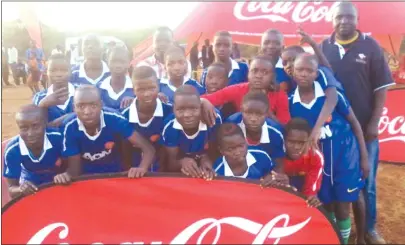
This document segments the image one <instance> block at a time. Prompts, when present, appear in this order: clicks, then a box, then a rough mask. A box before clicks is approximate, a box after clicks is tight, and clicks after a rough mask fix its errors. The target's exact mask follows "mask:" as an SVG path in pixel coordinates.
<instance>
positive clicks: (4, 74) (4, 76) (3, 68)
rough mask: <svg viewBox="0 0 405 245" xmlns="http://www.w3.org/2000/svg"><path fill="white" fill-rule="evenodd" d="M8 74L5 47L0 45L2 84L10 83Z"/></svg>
mask: <svg viewBox="0 0 405 245" xmlns="http://www.w3.org/2000/svg"><path fill="white" fill-rule="evenodd" d="M9 75H10V73H9V67H8V54H7V51H6V49H5V48H4V47H1V81H2V83H4V85H10V82H9V81H8V77H9Z"/></svg>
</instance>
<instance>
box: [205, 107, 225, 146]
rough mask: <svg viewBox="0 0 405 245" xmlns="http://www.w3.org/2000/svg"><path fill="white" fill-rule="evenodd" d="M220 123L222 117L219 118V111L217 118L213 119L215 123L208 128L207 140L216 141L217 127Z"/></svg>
mask: <svg viewBox="0 0 405 245" xmlns="http://www.w3.org/2000/svg"><path fill="white" fill-rule="evenodd" d="M221 124H222V118H221V115H220V114H219V112H217V118H216V120H215V125H214V126H213V127H212V128H210V129H209V130H210V131H209V135H208V140H209V142H216V139H217V132H218V128H219V127H220V126H221Z"/></svg>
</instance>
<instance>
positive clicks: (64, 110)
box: [33, 83, 75, 122]
mask: <svg viewBox="0 0 405 245" xmlns="http://www.w3.org/2000/svg"><path fill="white" fill-rule="evenodd" d="M68 89H69V98H68V99H67V100H66V102H65V103H64V104H63V105H56V106H50V107H48V122H52V121H53V120H55V119H58V118H59V117H62V116H64V115H66V114H69V113H71V112H73V110H74V107H73V96H74V95H75V87H74V86H73V85H72V84H71V83H69V85H68ZM52 93H53V85H51V86H50V87H49V88H48V89H46V90H43V91H41V92H38V93H36V94H35V96H34V98H33V103H34V104H35V105H39V103H40V102H41V101H42V100H43V99H44V98H45V97H46V96H48V95H51V94H52Z"/></svg>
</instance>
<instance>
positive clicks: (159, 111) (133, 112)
mask: <svg viewBox="0 0 405 245" xmlns="http://www.w3.org/2000/svg"><path fill="white" fill-rule="evenodd" d="M136 100H137V98H135V99H134V101H133V102H132V104H131V106H130V107H129V122H131V123H137V124H139V125H140V126H141V127H148V126H149V125H150V124H151V122H152V120H153V118H154V117H163V105H162V101H160V99H156V108H155V112H154V113H153V116H152V118H151V119H150V120H149V121H148V122H146V123H144V124H142V123H141V122H140V121H139V116H138V110H137V109H136Z"/></svg>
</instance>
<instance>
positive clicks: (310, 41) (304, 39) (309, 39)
mask: <svg viewBox="0 0 405 245" xmlns="http://www.w3.org/2000/svg"><path fill="white" fill-rule="evenodd" d="M297 33H298V34H299V35H300V36H301V40H300V45H303V44H305V43H307V44H309V45H311V46H312V45H316V42H315V41H314V39H312V37H311V36H310V35H308V34H307V33H306V32H304V30H303V29H302V28H301V27H300V28H298V30H297Z"/></svg>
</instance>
